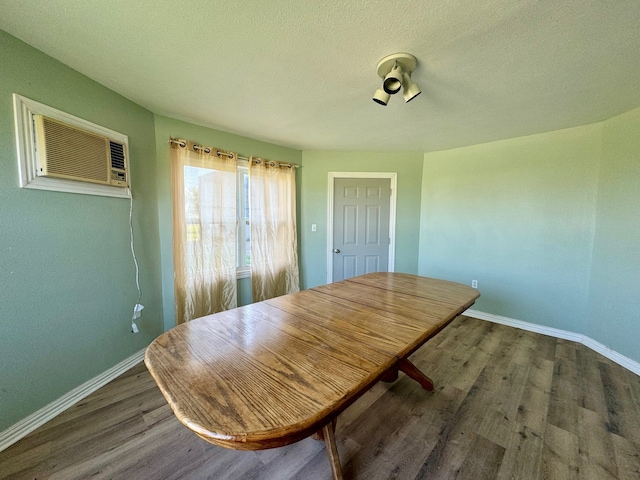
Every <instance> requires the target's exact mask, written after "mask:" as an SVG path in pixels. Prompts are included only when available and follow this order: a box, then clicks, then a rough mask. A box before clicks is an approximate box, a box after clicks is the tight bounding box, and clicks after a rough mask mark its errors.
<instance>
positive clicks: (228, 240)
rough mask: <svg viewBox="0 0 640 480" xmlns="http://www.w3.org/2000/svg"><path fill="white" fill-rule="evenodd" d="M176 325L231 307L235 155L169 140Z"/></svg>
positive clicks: (233, 294) (233, 292) (233, 299)
mask: <svg viewBox="0 0 640 480" xmlns="http://www.w3.org/2000/svg"><path fill="white" fill-rule="evenodd" d="M170 152H171V155H170V157H171V186H172V194H173V264H174V282H175V308H176V324H180V323H183V322H187V321H189V320H193V319H194V318H198V317H202V316H204V315H209V314H211V313H215V312H219V311H222V310H227V309H230V308H235V307H236V306H237V301H236V289H237V285H236V220H237V217H236V184H237V174H238V173H237V172H238V167H237V163H238V159H237V155H236V154H235V153H231V152H224V151H221V150H219V149H215V148H213V147H201V146H198V145H195V144H194V143H192V142H189V141H186V140H174V139H172V141H171V149H170Z"/></svg>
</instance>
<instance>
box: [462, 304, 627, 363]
mask: <svg viewBox="0 0 640 480" xmlns="http://www.w3.org/2000/svg"><path fill="white" fill-rule="evenodd" d="M463 315H466V316H467V317H473V318H478V319H480V320H487V321H489V322H493V323H500V324H502V325H507V326H509V327H515V328H520V329H522V330H527V331H529V332H534V333H541V334H542V335H549V336H550V337H556V338H562V339H564V340H571V341H573V342H578V343H581V344H583V345H584V346H585V347H588V348H590V349H591V350H594V351H596V352H598V353H599V354H600V355H602V356H603V357H606V358H608V359H609V360H611V361H613V362H615V363H617V364H618V365H620V366H622V367H624V368H626V369H627V370H629V371H631V372H633V373H635V374H636V375H640V363H638V362H636V361H635V360H632V359H630V358H629V357H625V356H624V355H622V354H621V353H618V352H616V351H615V350H611V349H610V348H609V347H607V346H606V345H603V344H601V343H600V342H597V341H595V340H593V339H592V338H589V337H587V336H586V335H582V334H581V333H575V332H568V331H566V330H560V329H558V328H551V327H545V326H544V325H537V324H535V323H529V322H523V321H522V320H516V319H514V318H509V317H501V316H500V315H493V314H492V313H485V312H480V311H478V310H467V311H466V312H464V313H463Z"/></svg>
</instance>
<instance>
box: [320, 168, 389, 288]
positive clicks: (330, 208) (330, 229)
mask: <svg viewBox="0 0 640 480" xmlns="http://www.w3.org/2000/svg"><path fill="white" fill-rule="evenodd" d="M336 178H388V179H389V184H390V187H391V195H390V197H389V266H388V270H389V271H390V272H393V271H394V268H395V253H396V200H397V195H396V192H397V185H398V174H397V173H396V172H329V189H328V192H329V195H328V205H327V283H333V257H334V255H333V195H334V188H333V183H334V180H335V179H336Z"/></svg>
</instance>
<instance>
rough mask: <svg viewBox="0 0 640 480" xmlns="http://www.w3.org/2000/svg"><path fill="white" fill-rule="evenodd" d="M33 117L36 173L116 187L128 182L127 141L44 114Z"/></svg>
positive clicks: (43, 175) (126, 185) (124, 185)
mask: <svg viewBox="0 0 640 480" xmlns="http://www.w3.org/2000/svg"><path fill="white" fill-rule="evenodd" d="M33 120H34V126H35V132H36V135H35V139H36V152H37V155H36V175H38V176H40V177H51V178H61V179H67V180H76V181H81V182H90V183H97V184H102V185H110V186H114V187H123V188H126V187H128V186H129V175H128V172H127V166H128V159H127V149H126V144H125V143H123V142H120V141H117V140H115V139H112V138H109V137H107V136H104V135H100V134H97V133H93V132H89V131H87V130H84V129H82V128H78V127H75V126H71V125H68V124H66V123H64V122H61V121H59V120H54V119H52V118H49V117H47V116H45V115H33Z"/></svg>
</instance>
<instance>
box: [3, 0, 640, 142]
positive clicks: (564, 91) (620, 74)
mask: <svg viewBox="0 0 640 480" xmlns="http://www.w3.org/2000/svg"><path fill="white" fill-rule="evenodd" d="M639 27H640V2H638V1H637V0H610V1H605V0H562V1H558V0H521V1H517V0H471V1H465V0H459V1H454V0H451V1H435V0H405V1H397V0H386V1H378V0H345V1H337V0H327V1H323V2H319V1H308V0H245V1H242V0H240V1H239V0H233V1H231V0H217V1H212V0H171V1H168V0H136V1H126V0H118V1H116V0H111V1H105V0H82V1H80V0H51V1H43V0H0V29H3V30H5V31H7V32H8V33H10V34H12V35H14V36H16V37H18V38H20V39H21V40H23V41H25V42H26V43H28V44H30V45H33V46H34V47H36V48H37V49H39V50H42V51H43V52H45V53H47V54H49V55H51V56H52V57H54V58H56V59H58V60H60V61H61V62H63V63H65V64H67V65H69V66H71V67H72V68H74V69H76V70H78V71H80V72H82V73H84V74H85V75H87V76H88V77H90V78H92V79H94V80H96V81H98V82H99V83H101V84H103V85H106V86H107V87H109V88H111V89H113V90H115V91H116V92H118V93H120V94H122V95H123V96H125V97H127V98H129V99H131V100H133V101H134V102H136V103H138V104H140V105H142V106H144V107H146V108H147V109H149V110H151V111H153V112H155V113H158V114H162V115H167V116H170V117H174V118H179V119H183V120H187V121H190V122H193V123H198V124H202V125H206V126H210V127H213V128H216V129H220V130H224V131H228V132H233V133H237V134H240V135H243V136H247V137H251V138H255V139H259V140H265V141H268V142H272V143H276V144H280V145H284V146H289V147H293V148H297V149H303V150H387V151H390V150H406V151H433V150H442V149H447V148H453V147H459V146H464V145H471V144H476V143H484V142H488V141H492V140H498V139H504V138H511V137H516V136H521V135H528V134H533V133H539V132H544V131H550V130H557V129H561V128H566V127H572V126H577V125H584V124H588V123H593V122H597V121H601V120H604V119H607V118H610V117H612V116H614V115H617V114H619V113H622V112H625V111H628V110H631V109H632V108H635V107H638V106H640V81H639V79H640V28H639ZM395 52H409V53H412V54H413V55H415V56H416V57H417V58H418V62H419V64H418V68H417V69H416V71H415V72H414V75H413V79H414V81H415V82H416V83H418V84H419V85H420V87H421V88H422V95H420V96H418V97H417V98H416V99H415V100H413V101H412V102H410V103H408V104H405V103H404V102H403V101H402V97H401V95H400V94H399V95H396V96H394V97H392V99H391V101H390V103H389V105H388V106H387V107H382V106H380V105H377V104H376V103H374V102H373V101H372V100H371V97H372V95H373V93H374V91H375V89H376V88H378V87H379V86H380V83H381V81H380V79H379V78H378V77H377V75H376V64H377V62H378V60H380V59H381V58H382V57H384V56H386V55H389V54H391V53H395ZM0 69H1V67H0Z"/></svg>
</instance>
